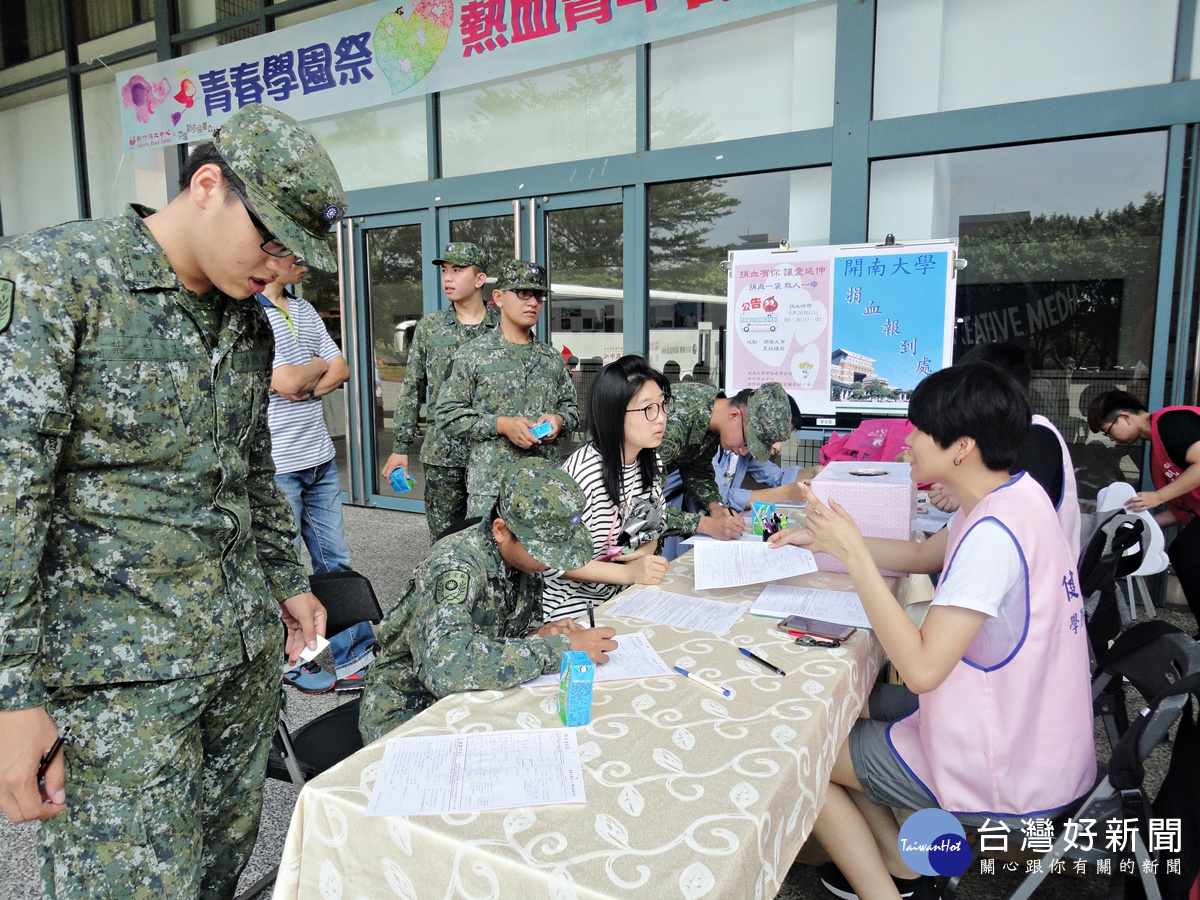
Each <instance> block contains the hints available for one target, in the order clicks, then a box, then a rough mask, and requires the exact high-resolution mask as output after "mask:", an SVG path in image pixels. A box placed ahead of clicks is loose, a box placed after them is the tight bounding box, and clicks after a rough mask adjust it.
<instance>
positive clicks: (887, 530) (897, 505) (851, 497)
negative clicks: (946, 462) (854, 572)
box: [812, 462, 917, 575]
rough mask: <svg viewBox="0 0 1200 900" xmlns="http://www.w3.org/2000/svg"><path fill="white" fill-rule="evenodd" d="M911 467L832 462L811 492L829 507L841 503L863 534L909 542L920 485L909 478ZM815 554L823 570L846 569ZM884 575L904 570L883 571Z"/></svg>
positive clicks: (837, 570) (872, 463) (819, 554)
mask: <svg viewBox="0 0 1200 900" xmlns="http://www.w3.org/2000/svg"><path fill="white" fill-rule="evenodd" d="M909 469H910V466H909V464H908V463H885V462H832V463H830V464H829V465H827V466H826V467H825V468H824V469H822V470H821V471H820V473H819V474H818V475H817V477H816V478H814V479H813V480H812V491H813V493H814V494H816V495H817V496H818V497H819V498H820V499H821V502H822V503H824V504H825V505H827V506H828V505H829V501H830V500H831V499H833V500H836V501H837V502H838V503H840V504H841V505H842V507H843V508H845V510H846V512H848V513H850V515H851V516H853V517H854V522H855V524H856V525H858V528H859V530H860V531H861V532H862V533H863V535H864V536H866V537H880V538H896V539H897V540H901V541H907V540H911V539H912V516H913V509H914V508H915V506H916V503H917V485H916V482H914V481H913V480H912V479H911V478H909V477H908V473H909ZM856 473H858V474H856ZM866 473H874V474H866ZM816 557H817V568H818V569H820V570H821V571H824V572H845V571H846V567H845V566H843V565H842V564H841V563H840V562H838V561H837V560H836V559H834V558H833V557H832V556H830V555H829V554H828V553H818V554H816ZM883 574H884V575H900V574H903V573H901V572H887V571H884V573H883Z"/></svg>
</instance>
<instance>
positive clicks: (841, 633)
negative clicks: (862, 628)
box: [776, 616, 858, 641]
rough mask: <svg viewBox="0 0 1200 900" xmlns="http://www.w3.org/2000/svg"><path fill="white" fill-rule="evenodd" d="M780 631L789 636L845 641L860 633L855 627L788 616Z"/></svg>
mask: <svg viewBox="0 0 1200 900" xmlns="http://www.w3.org/2000/svg"><path fill="white" fill-rule="evenodd" d="M776 627H777V628H778V629H779V630H780V631H786V632H788V633H789V634H793V635H799V634H811V635H813V636H814V637H823V638H832V639H833V640H836V641H844V640H845V639H846V638H848V637H850V635H852V634H854V632H856V631H858V629H857V628H855V627H854V626H853V625H838V624H837V623H836V622H822V621H821V620H820V619H810V618H808V617H807V616H788V617H787V618H786V619H784V620H783V621H782V622H780V623H779V624H778V625H777V626H776Z"/></svg>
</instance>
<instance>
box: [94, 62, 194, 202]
mask: <svg viewBox="0 0 1200 900" xmlns="http://www.w3.org/2000/svg"><path fill="white" fill-rule="evenodd" d="M153 63H154V57H152V56H150V57H141V58H139V59H136V60H130V61H129V62H126V63H121V64H120V65H118V66H115V67H113V68H114V69H115V70H116V72H122V71H124V70H126V69H133V68H137V67H139V66H145V65H151V64H153ZM86 78H87V83H88V86H86V87H85V88H84V90H83V133H84V140H85V141H86V146H87V165H88V191H89V193H90V194H91V204H92V216H93V217H95V218H101V217H103V216H115V215H120V214H121V213H123V212H124V211H125V207H126V206H127V205H128V204H130V203H142V204H145V205H146V206H149V207H152V208H153V209H162V208H163V207H164V206H166V205H167V198H168V195H169V194H170V195H174V190H168V185H167V181H166V168H165V160H166V158H165V156H164V154H165V153H174V152H175V148H174V147H168V148H156V149H153V150H139V151H137V152H134V153H125V152H124V149H125V141H124V138H123V137H122V135H121V120H120V117H119V116H115V115H113V110H115V109H119V108H120V99H119V97H118V95H117V85H116V76H115V74H114V72H113V71H111V70H109V69H108V68H107V67H106V68H104V69H102V70H100V71H97V72H89V73H88V75H87V76H86ZM93 82H99V83H98V84H96V83H93ZM171 187H172V188H173V187H174V186H173V185H172V186H171Z"/></svg>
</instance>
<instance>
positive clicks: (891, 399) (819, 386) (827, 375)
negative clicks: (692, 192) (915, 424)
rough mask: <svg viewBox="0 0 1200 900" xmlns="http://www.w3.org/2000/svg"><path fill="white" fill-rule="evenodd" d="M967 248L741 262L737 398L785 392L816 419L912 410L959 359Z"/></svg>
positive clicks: (732, 296) (872, 250) (848, 249)
mask: <svg viewBox="0 0 1200 900" xmlns="http://www.w3.org/2000/svg"><path fill="white" fill-rule="evenodd" d="M956 257H957V246H956V242H955V241H930V242H921V243H914V244H906V245H902V244H896V245H888V246H876V245H874V244H868V245H860V246H824V247H804V248H798V249H795V250H792V249H786V250H748V251H744V252H733V253H730V255H729V262H730V265H729V307H728V310H729V312H728V332H729V334H730V335H732V337H731V338H730V340H729V351H728V371H729V377H728V380H727V382H726V388H727V390H729V391H736V390H740V389H741V388H743V387H757V386H758V385H760V384H762V383H763V382H766V381H778V382H780V383H781V384H782V385H783V386H784V388H785V389H786V390H787V391H788V393H790V394H791V395H792V396H793V397H794V398H795V399H796V402H797V403H798V404H799V405H800V409H801V410H802V411H803V412H804V413H806V414H809V415H813V414H816V415H820V414H822V413H825V414H828V413H833V412H836V411H838V410H859V411H865V412H868V413H871V412H885V411H888V410H903V409H905V408H906V407H907V405H908V398H909V396H910V395H911V393H912V389H913V388H914V387H916V385H917V383H918V382H919V381H920V380H921V379H922V378H924V377H925V376H926V375H928V374H929V373H931V372H936V371H937V370H939V369H942V368H944V367H945V366H948V365H950V364H951V362H952V360H953V355H952V348H953V344H952V342H953V335H954V293H955V282H956V279H955V271H956V270H955V259H956Z"/></svg>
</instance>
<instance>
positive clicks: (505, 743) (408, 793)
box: [366, 728, 587, 816]
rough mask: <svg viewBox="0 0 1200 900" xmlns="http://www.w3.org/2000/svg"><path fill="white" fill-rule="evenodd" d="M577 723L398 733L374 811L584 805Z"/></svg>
mask: <svg viewBox="0 0 1200 900" xmlns="http://www.w3.org/2000/svg"><path fill="white" fill-rule="evenodd" d="M586 799H587V798H586V797H584V792H583V763H582V762H581V761H580V759H579V744H578V743H577V741H576V739H575V730H574V729H572V728H547V729H542V730H537V731H530V730H526V729H523V728H522V729H516V730H513V731H488V732H480V733H472V734H446V735H430V736H424V735H421V736H413V737H394V738H391V739H390V740H388V742H387V749H385V750H384V753H383V760H382V761H381V762H380V764H379V774H378V775H377V776H376V778H375V787H374V789H373V790H372V791H371V799H370V801H368V803H367V811H366V815H368V816H416V815H440V814H442V813H458V812H471V811H474V810H488V809H511V808H513V807H518V806H548V805H550V804H553V803H583V802H585V801H586Z"/></svg>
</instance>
